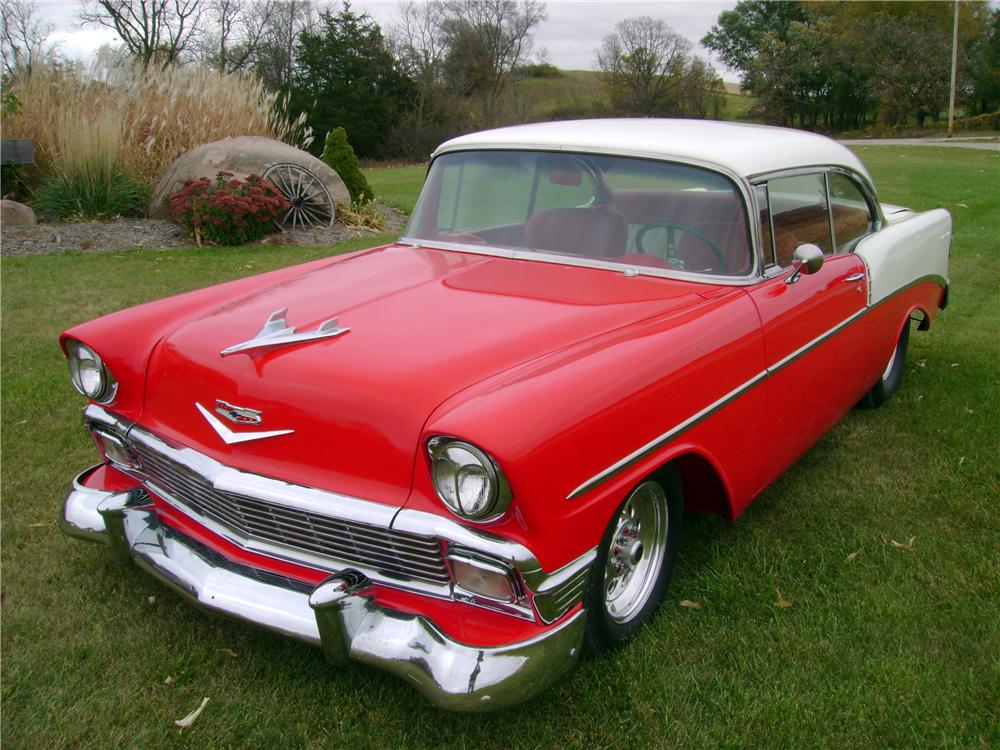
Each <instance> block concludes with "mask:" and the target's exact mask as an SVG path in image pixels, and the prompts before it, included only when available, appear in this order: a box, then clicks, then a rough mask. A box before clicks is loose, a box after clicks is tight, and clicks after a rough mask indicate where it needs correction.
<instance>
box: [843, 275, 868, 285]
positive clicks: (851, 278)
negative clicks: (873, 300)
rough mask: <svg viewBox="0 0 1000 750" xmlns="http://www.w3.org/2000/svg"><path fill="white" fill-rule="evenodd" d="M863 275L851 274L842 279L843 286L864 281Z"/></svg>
mask: <svg viewBox="0 0 1000 750" xmlns="http://www.w3.org/2000/svg"><path fill="white" fill-rule="evenodd" d="M864 278H865V275H864V274H863V273H852V274H851V275H850V276H848V277H847V278H845V279H844V283H845V284H853V283H854V282H855V281H864Z"/></svg>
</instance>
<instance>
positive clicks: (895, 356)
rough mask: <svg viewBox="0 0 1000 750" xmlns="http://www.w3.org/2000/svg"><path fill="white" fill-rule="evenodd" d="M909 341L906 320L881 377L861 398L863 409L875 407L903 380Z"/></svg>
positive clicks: (887, 397) (885, 399) (908, 323)
mask: <svg viewBox="0 0 1000 750" xmlns="http://www.w3.org/2000/svg"><path fill="white" fill-rule="evenodd" d="M909 343H910V322H909V321H907V322H906V325H905V326H903V330H902V331H901V332H900V334H899V340H898V341H897V342H896V348H895V349H893V350H892V356H891V357H890V358H889V364H887V365H886V366H885V371H884V372H883V373H882V377H881V378H879V380H878V382H877V383H875V385H873V386H872V389H871V390H870V391H868V393H866V394H865V395H864V397H863V398H862V399H861V403H860V404H859V406H861V407H862V408H864V409H877V408H878V407H880V406H881V405H882V404H884V403H885V402H886V401H888V400H889V397H890V396H892V394H893V393H895V392H896V389H897V388H899V384H900V382H901V381H902V380H903V370H904V368H905V365H906V350H907V348H908V346H909Z"/></svg>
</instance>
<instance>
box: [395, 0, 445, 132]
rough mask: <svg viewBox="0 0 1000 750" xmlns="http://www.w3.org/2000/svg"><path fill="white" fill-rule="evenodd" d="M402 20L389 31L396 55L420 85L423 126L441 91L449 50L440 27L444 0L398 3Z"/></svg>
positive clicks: (418, 112) (417, 112)
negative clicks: (429, 109)
mask: <svg viewBox="0 0 1000 750" xmlns="http://www.w3.org/2000/svg"><path fill="white" fill-rule="evenodd" d="M399 14H400V19H399V21H398V22H396V23H395V24H393V25H392V26H391V27H390V29H389V34H388V38H389V43H390V47H391V49H392V52H393V55H394V56H395V57H396V59H397V60H399V62H400V64H401V65H402V66H403V70H404V71H405V72H406V73H407V75H409V76H410V77H411V78H412V79H413V80H414V81H415V82H416V84H417V101H416V102H415V107H414V117H415V124H416V126H417V127H420V126H422V125H423V123H424V120H425V118H426V116H427V114H428V112H427V110H428V108H429V107H431V106H432V104H433V102H434V100H435V99H437V98H438V94H440V91H441V88H442V80H443V71H444V61H445V56H446V54H447V51H448V47H447V44H446V42H445V37H444V35H443V34H442V32H441V24H442V21H443V20H444V18H445V14H446V8H445V4H444V2H442V0H430V1H429V2H416V0H406V2H401V3H400V4H399Z"/></svg>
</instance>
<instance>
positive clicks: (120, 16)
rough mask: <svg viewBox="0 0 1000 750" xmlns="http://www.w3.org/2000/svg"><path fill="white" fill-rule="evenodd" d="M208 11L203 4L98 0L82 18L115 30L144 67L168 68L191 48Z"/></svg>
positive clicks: (200, 1)
mask: <svg viewBox="0 0 1000 750" xmlns="http://www.w3.org/2000/svg"><path fill="white" fill-rule="evenodd" d="M204 8H205V3H204V1H203V0H96V3H95V5H93V6H91V8H90V9H88V10H87V11H85V12H84V13H83V14H81V18H82V20H83V22H84V23H88V24H97V25H99V26H106V27H108V28H110V29H114V30H115V33H117V34H118V36H119V37H120V38H121V40H122V41H123V42H124V43H125V47H126V49H128V51H129V52H130V53H132V54H133V55H135V56H136V57H137V58H138V59H139V61H140V62H141V63H142V65H143V67H146V66H148V65H150V64H151V63H154V62H155V63H156V64H158V65H161V66H162V67H164V68H165V67H167V66H168V65H170V64H171V63H172V62H175V61H176V60H177V58H178V57H179V56H180V55H181V53H182V52H183V51H184V50H185V49H187V47H188V46H189V45H190V44H191V42H192V40H193V38H194V37H195V35H196V34H197V32H198V21H199V20H200V18H201V14H202V12H203V10H204Z"/></svg>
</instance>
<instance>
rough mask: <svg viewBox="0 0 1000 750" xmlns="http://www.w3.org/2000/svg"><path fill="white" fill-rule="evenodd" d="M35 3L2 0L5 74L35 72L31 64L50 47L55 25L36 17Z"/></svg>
mask: <svg viewBox="0 0 1000 750" xmlns="http://www.w3.org/2000/svg"><path fill="white" fill-rule="evenodd" d="M36 10H37V8H36V6H35V4H34V3H33V2H30V1H29V0H0V52H2V56H3V74H4V76H11V75H14V74H15V73H19V72H25V73H30V72H31V65H32V63H34V62H35V61H36V60H37V59H38V58H39V56H40V55H41V54H42V53H43V51H44V50H45V48H46V45H45V39H46V38H47V37H48V35H49V34H50V33H51V32H52V24H50V23H42V22H41V21H40V20H38V19H37V18H36V17H35V11H36Z"/></svg>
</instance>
